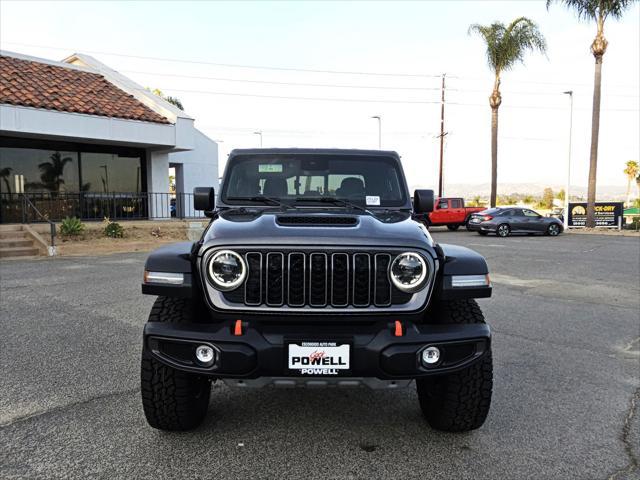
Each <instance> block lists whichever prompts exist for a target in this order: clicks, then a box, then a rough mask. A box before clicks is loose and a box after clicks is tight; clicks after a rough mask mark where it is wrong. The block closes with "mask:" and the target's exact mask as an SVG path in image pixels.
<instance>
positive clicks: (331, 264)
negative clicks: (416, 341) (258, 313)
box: [222, 250, 412, 308]
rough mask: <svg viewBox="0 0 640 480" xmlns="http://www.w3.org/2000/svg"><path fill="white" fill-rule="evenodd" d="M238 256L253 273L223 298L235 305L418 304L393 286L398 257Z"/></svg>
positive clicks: (340, 254) (259, 253) (321, 254)
mask: <svg viewBox="0 0 640 480" xmlns="http://www.w3.org/2000/svg"><path fill="white" fill-rule="evenodd" d="M236 251H238V253H240V254H241V255H243V257H244V258H245V260H246V263H247V267H248V273H247V279H246V280H245V282H244V284H243V285H241V286H240V287H239V288H238V289H236V290H234V291H231V292H223V293H222V296H223V297H224V299H225V300H226V301H227V302H230V303H232V304H240V305H246V306H254V307H259V306H262V307H263V308H264V307H267V308H268V307H272V308H277V307H284V308H304V307H310V308H322V307H332V308H349V307H352V308H367V307H391V306H394V305H402V304H406V303H407V302H409V301H410V300H411V298H412V294H408V293H404V292H401V291H400V290H398V289H396V288H395V287H394V286H393V285H392V284H391V282H390V281H389V274H388V270H389V264H390V263H391V260H392V258H393V257H394V256H395V253H393V254H392V253H389V252H371V253H370V252H359V251H355V252H354V251H350V252H343V251H335V252H314V251H306V252H300V251H250V250H246V251H239V250H236Z"/></svg>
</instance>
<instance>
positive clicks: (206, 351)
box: [196, 345, 216, 366]
mask: <svg viewBox="0 0 640 480" xmlns="http://www.w3.org/2000/svg"><path fill="white" fill-rule="evenodd" d="M196 358H197V359H198V362H200V363H201V364H203V365H205V366H209V365H211V364H213V361H214V360H215V358H216V352H215V351H214V350H213V348H211V347H210V346H209V345H198V347H197V348H196Z"/></svg>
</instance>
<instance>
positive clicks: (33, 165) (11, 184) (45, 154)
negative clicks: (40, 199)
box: [0, 147, 79, 193]
mask: <svg viewBox="0 0 640 480" xmlns="http://www.w3.org/2000/svg"><path fill="white" fill-rule="evenodd" d="M20 175H22V177H23V179H22V180H23V181H24V191H25V193H29V192H77V191H78V185H79V182H78V152H69V151H64V150H45V149H35V148H5V147H0V192H1V193H15V192H16V176H20Z"/></svg>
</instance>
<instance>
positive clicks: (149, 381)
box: [140, 297, 211, 431]
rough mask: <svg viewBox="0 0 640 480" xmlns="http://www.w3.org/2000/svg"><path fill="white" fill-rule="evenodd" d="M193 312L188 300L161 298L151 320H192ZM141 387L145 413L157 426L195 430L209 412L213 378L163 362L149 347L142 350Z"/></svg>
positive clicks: (154, 425)
mask: <svg viewBox="0 0 640 480" xmlns="http://www.w3.org/2000/svg"><path fill="white" fill-rule="evenodd" d="M193 311H194V307H193V305H192V304H191V301H190V300H188V299H183V298H170V297H158V298H157V299H156V301H155V303H154V304H153V307H152V308H151V313H150V314H149V321H150V322H171V323H182V322H189V321H192V318H193ZM140 389H141V395H142V407H143V409H144V415H145V417H146V418H147V422H148V423H149V425H150V426H152V427H153V428H157V429H159V430H170V431H183V430H191V429H193V428H195V427H197V426H198V425H200V424H201V423H202V421H203V420H204V418H205V416H206V415H207V410H208V408H209V396H210V394H211V382H210V380H209V379H207V378H204V377H200V376H199V375H197V374H193V373H187V372H183V371H180V370H176V369H174V368H171V367H168V366H166V365H164V364H162V363H160V362H159V361H158V360H156V359H155V358H154V357H153V356H152V355H151V353H150V352H149V351H147V349H146V347H143V349H142V364H141V367H140Z"/></svg>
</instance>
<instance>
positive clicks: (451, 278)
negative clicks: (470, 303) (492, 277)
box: [439, 244, 492, 300]
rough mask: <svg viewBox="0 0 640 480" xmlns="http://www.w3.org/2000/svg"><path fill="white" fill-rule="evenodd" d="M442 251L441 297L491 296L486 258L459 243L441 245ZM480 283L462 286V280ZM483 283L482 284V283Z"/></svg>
mask: <svg viewBox="0 0 640 480" xmlns="http://www.w3.org/2000/svg"><path fill="white" fill-rule="evenodd" d="M439 246H440V248H441V251H442V256H443V257H444V258H443V262H442V263H443V267H442V289H441V291H440V298H442V299H443V300H451V299H458V298H487V297H490V296H491V293H492V286H491V282H490V281H489V266H488V265H487V261H486V260H485V258H484V257H483V256H482V255H480V254H479V253H477V252H475V251H473V250H471V249H470V248H466V247H460V246H458V245H448V244H440V245H439ZM474 278H475V279H477V281H478V284H476V285H470V286H460V283H461V282H460V281H461V280H467V279H468V280H469V281H473V279H474ZM482 279H484V282H482ZM481 283H482V284H481Z"/></svg>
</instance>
